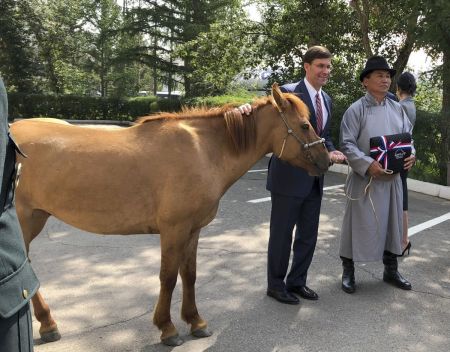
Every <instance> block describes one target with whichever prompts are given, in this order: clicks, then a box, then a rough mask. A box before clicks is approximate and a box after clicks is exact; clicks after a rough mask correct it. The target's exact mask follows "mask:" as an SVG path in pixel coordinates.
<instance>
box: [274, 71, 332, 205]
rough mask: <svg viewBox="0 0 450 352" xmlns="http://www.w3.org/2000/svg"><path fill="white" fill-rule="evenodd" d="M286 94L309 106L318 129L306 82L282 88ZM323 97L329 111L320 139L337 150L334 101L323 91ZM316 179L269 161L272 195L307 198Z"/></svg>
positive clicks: (277, 161) (311, 118) (305, 173)
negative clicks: (334, 140) (333, 127)
mask: <svg viewBox="0 0 450 352" xmlns="http://www.w3.org/2000/svg"><path fill="white" fill-rule="evenodd" d="M280 89H281V91H282V92H284V93H294V94H295V95H296V96H297V97H299V98H300V99H301V100H302V101H303V102H304V103H305V104H306V106H308V109H309V111H310V122H311V125H312V126H313V127H314V129H315V128H316V113H315V109H314V105H313V103H312V101H311V98H310V96H309V93H308V89H307V88H306V85H305V82H304V80H301V81H299V82H296V83H290V84H285V85H283V86H281V87H280ZM322 97H323V101H324V103H325V108H326V109H327V111H328V119H327V123H326V124H325V127H324V128H323V129H322V132H321V134H320V137H323V138H325V146H326V148H327V149H328V151H333V150H336V148H335V147H334V145H333V142H332V140H331V135H330V126H331V115H332V101H331V98H330V96H329V95H328V94H327V93H325V92H324V91H323V90H322ZM314 181H315V177H314V176H310V175H309V174H308V172H307V171H306V170H305V169H302V168H299V167H295V166H292V165H290V164H289V163H287V162H285V161H282V160H280V159H278V158H277V157H276V156H275V155H272V157H271V159H270V161H269V174H268V176H267V185H266V188H267V190H269V191H270V192H272V193H276V194H280V195H286V196H293V197H302V198H303V197H306V196H307V195H308V194H309V193H310V192H311V189H312V187H313V185H314ZM319 184H320V192H321V194H322V191H323V175H322V176H320V177H319Z"/></svg>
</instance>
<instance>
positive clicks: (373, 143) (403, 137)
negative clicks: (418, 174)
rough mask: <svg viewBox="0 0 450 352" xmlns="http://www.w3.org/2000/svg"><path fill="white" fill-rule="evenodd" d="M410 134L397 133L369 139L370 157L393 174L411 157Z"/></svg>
mask: <svg viewBox="0 0 450 352" xmlns="http://www.w3.org/2000/svg"><path fill="white" fill-rule="evenodd" d="M411 149H412V145H411V134H409V133H398V134H392V135H387V136H377V137H372V138H370V156H371V157H372V158H373V159H375V160H376V161H378V162H379V163H380V164H381V165H382V166H383V168H384V169H386V170H391V171H392V172H393V173H394V174H395V173H397V172H400V171H401V170H402V169H403V165H404V163H405V158H407V157H409V156H410V155H411Z"/></svg>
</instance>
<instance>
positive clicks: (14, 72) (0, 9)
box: [0, 0, 42, 92]
mask: <svg viewBox="0 0 450 352" xmlns="http://www.w3.org/2000/svg"><path fill="white" fill-rule="evenodd" d="M28 6H29V2H28V0H23V1H15V0H1V1H0V71H1V72H2V74H3V76H4V78H5V80H6V81H7V85H8V88H9V89H13V90H17V91H19V92H32V91H39V90H40V86H39V85H38V83H37V81H38V79H37V78H38V77H39V75H40V71H41V69H42V67H41V65H40V64H39V60H38V58H37V54H36V50H35V47H36V42H35V40H34V38H33V36H32V32H31V31H30V28H29V26H28V25H27V23H28V21H27V16H26V15H25V13H24V11H23V9H24V8H27V7H28Z"/></svg>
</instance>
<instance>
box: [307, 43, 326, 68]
mask: <svg viewBox="0 0 450 352" xmlns="http://www.w3.org/2000/svg"><path fill="white" fill-rule="evenodd" d="M332 57H333V55H331V53H330V51H329V50H328V49H327V48H325V47H324V46H320V45H315V46H312V47H310V48H309V49H308V50H307V51H306V53H305V55H303V63H305V64H310V63H312V62H313V61H314V60H315V59H331V58H332Z"/></svg>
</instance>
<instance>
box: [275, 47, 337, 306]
mask: <svg viewBox="0 0 450 352" xmlns="http://www.w3.org/2000/svg"><path fill="white" fill-rule="evenodd" d="M331 57H332V55H331V53H330V52H329V51H328V49H326V48H324V47H322V46H313V47H311V48H309V49H308V50H307V52H306V53H305V55H304V57H303V64H304V68H305V71H306V77H305V79H303V80H301V81H299V82H296V83H291V84H286V85H283V86H282V87H281V91H282V92H285V93H294V94H295V95H297V96H298V97H299V98H300V99H301V100H302V101H303V102H304V103H305V104H306V105H307V106H308V108H309V111H310V122H311V125H312V126H313V127H314V129H315V130H316V133H317V134H318V135H319V136H320V137H323V138H325V146H326V148H327V149H328V151H329V154H330V159H331V161H332V162H335V163H342V162H343V161H344V160H345V156H344V155H343V154H342V153H341V152H339V151H337V150H336V148H335V147H334V145H333V142H332V141H331V136H330V125H331V124H330V122H331V114H332V101H331V98H330V97H329V96H328V94H327V93H325V92H324V91H323V90H322V86H323V85H325V84H326V83H327V81H328V78H329V75H330V70H331ZM323 179H324V177H323V176H319V177H317V176H310V175H309V174H308V172H307V171H306V170H304V169H302V168H297V167H294V166H291V165H290V164H288V163H286V162H284V161H282V160H280V159H278V158H277V157H276V156H275V155H273V156H272V157H271V159H270V162H269V175H268V178H267V190H269V191H270V192H271V199H272V211H271V217H270V238H269V248H268V263H267V281H268V288H267V295H268V296H270V297H273V298H275V299H276V300H277V301H279V302H281V303H287V304H298V303H299V299H298V298H297V297H296V295H299V296H301V297H303V298H305V299H310V300H317V299H318V298H319V296H318V295H317V293H316V292H314V291H313V290H312V289H310V288H308V287H307V286H306V278H307V273H308V268H309V266H310V264H311V261H312V258H313V254H314V250H315V247H316V242H317V232H318V227H319V215H320V206H321V202H322V193H323ZM294 225H295V226H296V231H295V238H294V244H293V253H294V255H293V259H292V265H291V269H290V271H289V274H288V275H287V277H286V273H287V270H288V266H289V257H290V252H291V244H292V232H293V229H294Z"/></svg>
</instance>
